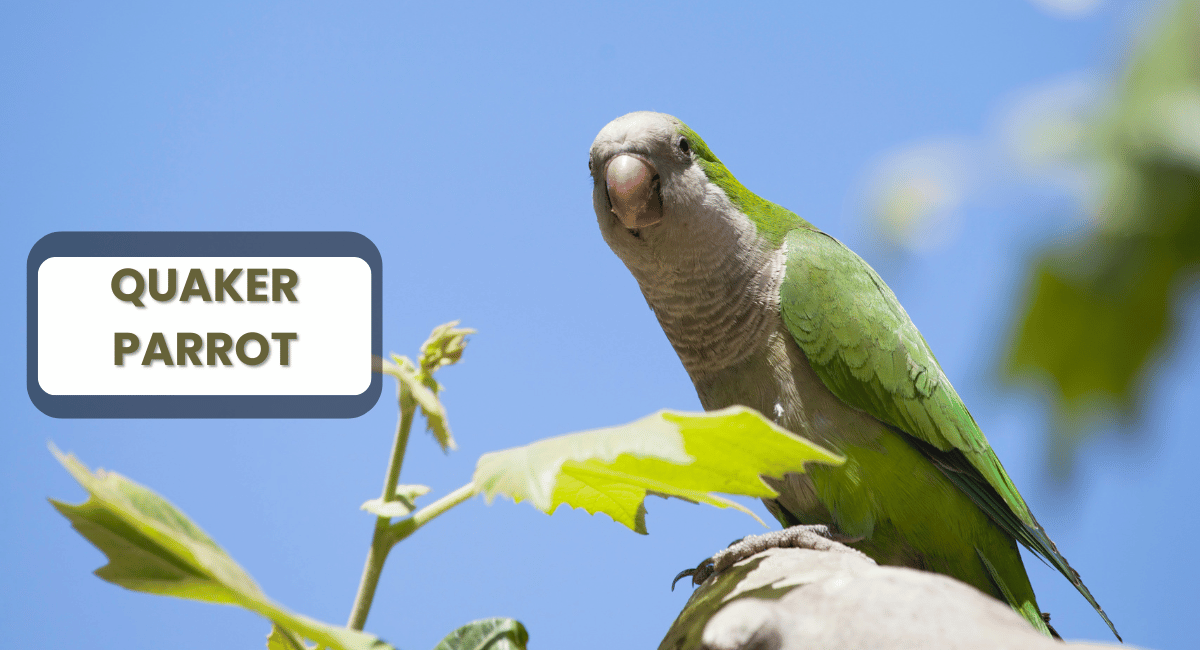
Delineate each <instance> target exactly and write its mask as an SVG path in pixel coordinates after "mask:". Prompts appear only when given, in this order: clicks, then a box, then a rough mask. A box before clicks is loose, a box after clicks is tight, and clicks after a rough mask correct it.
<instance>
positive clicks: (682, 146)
mask: <svg viewBox="0 0 1200 650" xmlns="http://www.w3.org/2000/svg"><path fill="white" fill-rule="evenodd" d="M679 150H680V151H682V152H683V153H691V151H692V145H691V144H689V143H688V141H687V138H679Z"/></svg>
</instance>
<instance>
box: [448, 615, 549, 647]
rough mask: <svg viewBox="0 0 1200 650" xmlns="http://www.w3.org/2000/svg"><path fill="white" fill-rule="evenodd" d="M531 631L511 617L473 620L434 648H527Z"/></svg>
mask: <svg viewBox="0 0 1200 650" xmlns="http://www.w3.org/2000/svg"><path fill="white" fill-rule="evenodd" d="M527 643H529V632H526V631H525V626H524V625H521V622H520V621H514V620H513V619H511V618H485V619H483V620H480V621H473V622H471V623H467V624H466V625H464V626H462V627H460V628H458V629H457V630H454V631H453V632H451V633H450V634H447V635H446V638H444V639H442V640H441V642H440V643H438V644H437V645H436V646H434V647H433V650H525V644H527Z"/></svg>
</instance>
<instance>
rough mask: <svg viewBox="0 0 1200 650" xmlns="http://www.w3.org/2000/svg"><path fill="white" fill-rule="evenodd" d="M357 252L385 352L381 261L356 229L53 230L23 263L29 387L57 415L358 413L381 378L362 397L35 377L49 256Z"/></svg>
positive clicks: (374, 343) (377, 339)
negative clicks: (100, 384)
mask: <svg viewBox="0 0 1200 650" xmlns="http://www.w3.org/2000/svg"><path fill="white" fill-rule="evenodd" d="M172 256H179V257H218V256H219V257H239V256H244V257H357V258H360V259H362V260H363V261H364V262H366V263H367V265H368V266H370V267H371V353H372V354H373V355H375V357H376V358H379V357H381V356H382V355H381V352H382V350H383V258H381V257H380V255H379V249H378V248H376V247H375V244H373V243H371V240H370V239H367V238H366V237H364V236H362V235H360V234H358V233H356V232H55V233H50V234H49V235H46V236H45V237H42V238H41V239H39V240H38V242H37V243H36V244H34V245H33V248H32V249H30V251H29V260H28V262H27V263H26V267H25V275H26V281H25V293H26V300H25V304H26V309H27V310H28V311H27V313H26V328H27V337H26V340H27V343H26V345H27V349H26V353H25V354H26V359H27V361H26V386H27V387H28V390H29V399H30V400H32V401H33V404H34V406H36V407H37V408H38V410H40V411H41V412H42V413H45V414H46V415H49V416H51V417H56V418H356V417H358V416H360V415H362V414H364V413H366V412H367V411H369V410H371V408H372V407H373V406H375V403H376V402H377V401H379V395H380V392H381V390H382V388H383V377H382V375H380V374H379V373H377V372H375V373H372V374H371V385H370V386H369V387H368V388H367V390H365V391H363V392H362V393H360V394H358V395H50V394H49V393H47V392H46V391H44V390H42V387H41V385H40V384H39V383H38V380H37V366H38V327H37V313H38V291H37V275H38V269H39V268H40V267H41V265H42V262H44V261H46V260H47V259H49V258H51V257H172Z"/></svg>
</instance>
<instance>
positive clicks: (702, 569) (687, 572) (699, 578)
mask: <svg viewBox="0 0 1200 650" xmlns="http://www.w3.org/2000/svg"><path fill="white" fill-rule="evenodd" d="M712 567H713V561H712V558H711V557H710V558H705V559H704V561H703V562H701V563H700V564H698V565H696V568H694V569H684V570H683V571H680V572H679V573H678V574H676V575H675V579H674V580H672V581H671V591H675V583H677V582H679V581H680V580H682V579H683V578H685V577H687V576H691V577H692V586H695V585H698V584H701V583H703V582H704V581H705V580H708V578H709V576H711V575H712V574H713V568H712Z"/></svg>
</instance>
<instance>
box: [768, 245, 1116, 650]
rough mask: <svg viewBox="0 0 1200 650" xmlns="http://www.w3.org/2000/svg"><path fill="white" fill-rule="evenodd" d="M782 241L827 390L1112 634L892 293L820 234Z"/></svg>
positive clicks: (806, 335) (790, 313) (794, 306)
mask: <svg viewBox="0 0 1200 650" xmlns="http://www.w3.org/2000/svg"><path fill="white" fill-rule="evenodd" d="M784 242H785V246H786V247H787V248H786V251H787V267H786V275H785V278H784V282H783V287H782V289H781V291H780V297H781V300H782V312H783V322H784V324H785V325H786V326H787V329H788V331H789V332H791V334H792V336H793V337H794V338H795V339H796V343H798V344H799V345H800V348H801V349H802V350H804V353H805V355H807V357H808V360H809V363H811V364H812V367H813V370H815V371H816V373H817V375H818V376H819V377H820V378H821V380H822V381H823V382H824V383H825V385H826V386H827V387H828V388H829V390H830V391H832V392H833V394H834V395H836V396H837V397H838V399H841V400H842V401H844V402H846V403H847V404H849V405H851V406H853V407H855V408H857V409H861V410H863V411H865V412H867V413H869V414H870V415H872V416H873V417H875V418H877V419H878V420H880V421H882V422H884V423H885V424H888V425H890V426H892V427H894V428H895V429H898V430H899V431H901V432H902V433H904V434H907V436H909V439H910V440H911V441H912V442H913V444H914V445H916V446H917V447H918V448H919V449H921V450H922V451H923V452H924V453H925V455H927V456H928V457H929V458H930V459H931V460H932V461H933V462H934V463H936V464H937V465H938V467H939V468H941V469H942V470H943V472H944V473H945V474H946V475H947V476H948V477H949V478H950V480H951V481H952V482H954V484H955V485H957V486H958V487H959V489H961V490H963V491H964V492H965V493H966V494H967V495H968V496H969V497H970V498H971V500H972V501H973V502H974V503H975V504H976V505H978V506H979V507H980V508H981V509H982V510H983V511H984V512H985V513H987V515H988V516H989V517H990V518H991V519H992V521H994V522H996V524H997V525H998V526H1000V528H1002V529H1003V530H1004V531H1005V532H1007V533H1008V534H1010V535H1012V536H1013V537H1014V538H1016V539H1017V540H1018V541H1020V542H1021V543H1022V544H1024V545H1025V546H1026V547H1028V548H1029V549H1030V550H1031V551H1033V552H1034V553H1036V554H1038V555H1040V556H1041V557H1042V558H1044V559H1045V560H1046V561H1048V562H1049V563H1050V564H1051V565H1053V566H1054V567H1055V568H1056V569H1058V570H1059V571H1060V572H1062V574H1063V575H1064V576H1066V578H1067V579H1068V580H1070V581H1071V584H1073V585H1075V588H1076V589H1078V590H1079V593H1081V594H1083V596H1084V598H1086V599H1087V600H1088V602H1089V603H1091V605H1092V607H1094V608H1095V609H1096V611H1097V612H1098V613H1099V614H1100V616H1101V617H1103V618H1104V621H1105V622H1106V623H1108V626H1109V628H1110V629H1112V631H1113V634H1117V630H1116V628H1115V627H1113V624H1112V621H1110V620H1109V619H1108V616H1107V615H1106V614H1105V613H1104V610H1103V609H1102V608H1101V607H1100V605H1099V603H1097V602H1096V599H1095V598H1093V597H1092V594H1091V592H1089V591H1088V588H1087V587H1086V586H1084V584H1083V581H1082V580H1081V579H1080V578H1079V574H1078V573H1076V572H1075V570H1074V569H1072V568H1071V567H1070V565H1068V564H1067V560H1066V558H1064V557H1063V556H1062V554H1061V553H1059V552H1058V549H1057V548H1056V547H1055V546H1054V542H1052V541H1050V538H1049V536H1047V535H1046V531H1045V530H1043V529H1042V527H1041V525H1040V524H1038V522H1037V520H1036V519H1034V517H1033V513H1032V512H1030V510H1029V506H1028V505H1026V504H1025V500H1024V499H1022V498H1021V495H1020V493H1018V492H1017V488H1016V486H1014V485H1013V483H1012V480H1011V479H1010V478H1009V477H1008V474H1007V473H1006V472H1005V471H1004V467H1003V466H1001V465H1000V460H999V459H998V458H996V454H995V453H994V452H993V451H992V448H991V446H990V445H989V444H988V442H987V439H986V438H985V437H984V435H983V432H982V431H981V430H980V429H979V425H977V424H976V423H975V419H974V418H972V417H971V414H970V413H969V412H968V411H967V408H966V406H964V405H963V403H962V400H961V399H959V397H958V393H956V392H954V387H953V386H951V385H950V382H949V381H948V380H947V379H946V376H945V375H944V374H943V373H942V369H941V366H939V365H938V362H937V359H935V358H934V356H933V353H932V352H931V351H930V350H929V345H928V344H927V343H926V342H925V339H924V337H922V336H921V333H920V332H918V331H917V328H916V326H915V325H913V323H912V320H911V319H909V317H908V314H907V313H905V311H904V308H903V307H901V306H900V302H899V301H898V300H896V296H895V294H893V293H892V290H891V289H889V288H888V286H887V285H886V284H884V282H883V280H882V279H880V277H879V276H878V275H877V274H876V273H875V271H874V269H872V268H871V267H870V266H868V265H867V263H866V262H864V261H863V260H862V258H860V257H859V256H858V255H855V254H854V253H853V252H852V251H851V250H850V249H848V248H846V247H845V246H843V245H842V243H841V242H839V241H837V240H836V239H834V238H832V237H830V236H829V235H826V234H825V233H822V232H820V231H817V230H810V229H807V228H799V229H796V230H793V231H791V232H790V233H788V235H787V236H786V237H785V239H784ZM1117 638H1118V639H1119V638H1120V636H1119V635H1118V636H1117Z"/></svg>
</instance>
